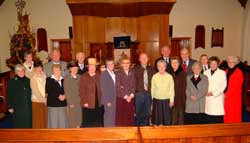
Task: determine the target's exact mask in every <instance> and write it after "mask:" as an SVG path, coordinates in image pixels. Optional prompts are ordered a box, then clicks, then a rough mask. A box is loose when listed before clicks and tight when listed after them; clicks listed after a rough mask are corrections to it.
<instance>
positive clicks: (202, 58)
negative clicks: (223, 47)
mask: <svg viewBox="0 0 250 143" xmlns="http://www.w3.org/2000/svg"><path fill="white" fill-rule="evenodd" d="M200 63H201V68H202V70H201V73H203V72H205V71H206V70H208V69H209V68H210V67H209V64H208V56H207V55H206V54H202V55H201V56H200Z"/></svg>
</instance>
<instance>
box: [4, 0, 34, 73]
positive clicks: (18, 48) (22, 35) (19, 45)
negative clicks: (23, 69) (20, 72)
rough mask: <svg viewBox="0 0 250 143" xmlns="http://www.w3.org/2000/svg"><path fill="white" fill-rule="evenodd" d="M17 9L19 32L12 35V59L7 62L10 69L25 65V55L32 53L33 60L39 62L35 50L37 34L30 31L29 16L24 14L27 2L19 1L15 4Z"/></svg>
mask: <svg viewBox="0 0 250 143" xmlns="http://www.w3.org/2000/svg"><path fill="white" fill-rule="evenodd" d="M15 5H16V7H17V19H18V30H17V31H16V32H15V34H14V35H10V38H11V40H10V56H11V57H10V58H8V59H7V60H6V64H7V66H8V67H9V68H10V69H14V67H15V66H16V65H17V64H23V62H24V54H25V53H26V52H28V51H29V52H31V53H32V54H33V60H34V61H36V60H38V57H37V55H36V50H35V44H36V39H35V33H34V32H32V31H31V30H30V26H29V15H28V14H27V13H25V14H23V9H24V7H25V1H23V0H17V1H16V3H15Z"/></svg>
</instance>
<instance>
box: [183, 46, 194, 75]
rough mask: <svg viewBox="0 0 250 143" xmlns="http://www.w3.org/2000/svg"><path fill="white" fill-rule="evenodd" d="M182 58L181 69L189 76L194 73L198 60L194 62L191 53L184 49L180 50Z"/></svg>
mask: <svg viewBox="0 0 250 143" xmlns="http://www.w3.org/2000/svg"><path fill="white" fill-rule="evenodd" d="M180 56H181V67H182V69H183V71H184V72H186V73H187V75H191V74H192V73H193V72H192V65H193V64H194V63H195V62H196V60H193V59H191V58H190V51H189V49H188V48H182V49H181V50H180Z"/></svg>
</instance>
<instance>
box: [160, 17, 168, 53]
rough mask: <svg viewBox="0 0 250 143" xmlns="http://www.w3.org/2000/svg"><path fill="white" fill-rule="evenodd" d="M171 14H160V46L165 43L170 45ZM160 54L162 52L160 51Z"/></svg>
mask: <svg viewBox="0 0 250 143" xmlns="http://www.w3.org/2000/svg"><path fill="white" fill-rule="evenodd" d="M166 25H169V15H160V25H159V28H160V29H159V34H160V35H159V41H160V43H159V48H160V47H162V46H164V45H169V43H170V42H169V26H166ZM159 54H160V53H159Z"/></svg>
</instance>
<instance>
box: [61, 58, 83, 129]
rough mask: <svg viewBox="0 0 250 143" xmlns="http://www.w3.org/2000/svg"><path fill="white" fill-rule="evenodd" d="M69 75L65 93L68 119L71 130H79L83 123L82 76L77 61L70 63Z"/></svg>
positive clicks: (65, 82)
mask: <svg viewBox="0 0 250 143" xmlns="http://www.w3.org/2000/svg"><path fill="white" fill-rule="evenodd" d="M67 68H68V70H69V73H70V74H69V75H67V76H66V77H65V78H64V92H65V97H66V99H67V105H68V106H67V117H68V122H69V124H68V126H69V128H79V127H80V126H81V123H82V110H81V105H80V93H79V90H80V89H79V87H80V76H79V75H78V74H77V72H78V64H77V62H76V61H71V62H69V63H68V65H67Z"/></svg>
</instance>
